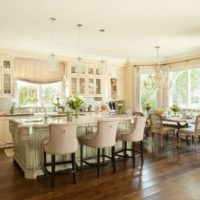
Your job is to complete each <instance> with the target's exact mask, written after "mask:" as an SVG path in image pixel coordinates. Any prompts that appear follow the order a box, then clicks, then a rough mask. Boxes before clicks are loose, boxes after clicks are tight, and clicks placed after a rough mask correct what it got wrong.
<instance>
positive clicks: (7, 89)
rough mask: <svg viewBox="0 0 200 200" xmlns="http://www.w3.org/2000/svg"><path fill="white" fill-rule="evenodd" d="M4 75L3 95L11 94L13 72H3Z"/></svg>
mask: <svg viewBox="0 0 200 200" xmlns="http://www.w3.org/2000/svg"><path fill="white" fill-rule="evenodd" d="M2 76H3V78H2V80H3V84H2V86H3V88H2V95H11V94H12V74H11V73H5V72H3V73H2Z"/></svg>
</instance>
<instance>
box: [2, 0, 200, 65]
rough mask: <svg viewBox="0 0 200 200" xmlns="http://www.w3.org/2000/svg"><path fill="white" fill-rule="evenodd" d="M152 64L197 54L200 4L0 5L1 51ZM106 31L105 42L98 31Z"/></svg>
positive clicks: (19, 1)
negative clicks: (157, 59)
mask: <svg viewBox="0 0 200 200" xmlns="http://www.w3.org/2000/svg"><path fill="white" fill-rule="evenodd" d="M50 17H55V18H56V19H57V20H56V22H55V24H54V30H55V48H54V49H55V50H54V51H55V53H56V54H59V55H67V56H71V55H72V56H77V54H78V29H77V27H76V24H78V23H81V24H83V27H82V29H81V55H82V57H93V58H97V59H100V58H101V57H106V58H107V59H108V58H119V59H124V60H127V59H128V60H131V61H132V62H135V63H139V62H152V61H155V59H156V50H155V49H154V47H155V46H156V45H159V46H161V49H160V51H159V55H160V58H161V59H168V58H171V57H172V58H173V57H177V56H180V55H187V54H197V53H198V52H199V51H200V1H199V0H0V48H11V49H19V50H26V51H34V52H40V53H47V54H49V53H50V52H51V46H52V42H51V41H52V40H51V33H52V31H51V29H52V24H51V22H50V20H49V18H50ZM100 28H105V29H106V32H105V33H104V34H103V39H104V42H103V43H102V42H101V40H100V33H99V31H98V30H99V29H100Z"/></svg>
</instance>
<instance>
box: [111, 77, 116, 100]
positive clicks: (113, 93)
mask: <svg viewBox="0 0 200 200" xmlns="http://www.w3.org/2000/svg"><path fill="white" fill-rule="evenodd" d="M110 85H111V98H112V99H117V79H116V78H111V79H110Z"/></svg>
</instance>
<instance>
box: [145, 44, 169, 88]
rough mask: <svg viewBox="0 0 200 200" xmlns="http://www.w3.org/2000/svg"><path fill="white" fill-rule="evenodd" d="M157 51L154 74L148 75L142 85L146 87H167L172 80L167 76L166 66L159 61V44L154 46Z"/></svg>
mask: <svg viewBox="0 0 200 200" xmlns="http://www.w3.org/2000/svg"><path fill="white" fill-rule="evenodd" d="M155 48H156V52H157V62H156V63H157V64H156V74H155V75H149V77H148V78H147V79H146V80H145V82H144V86H145V88H146V89H148V90H151V89H162V88H164V89H169V88H170V87H171V85H172V81H171V80H170V78H169V73H168V67H167V66H164V65H161V64H160V61H159V53H158V51H159V48H160V47H159V46H156V47H155Z"/></svg>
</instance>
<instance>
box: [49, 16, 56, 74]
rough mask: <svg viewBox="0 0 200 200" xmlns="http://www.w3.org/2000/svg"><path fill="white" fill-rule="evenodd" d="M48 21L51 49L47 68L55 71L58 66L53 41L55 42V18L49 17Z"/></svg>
mask: <svg viewBox="0 0 200 200" xmlns="http://www.w3.org/2000/svg"><path fill="white" fill-rule="evenodd" d="M50 21H51V22H52V32H51V34H52V35H51V42H52V44H51V45H52V48H51V54H50V56H49V59H48V60H49V66H50V69H51V70H53V71H55V70H56V69H57V65H58V62H57V57H56V55H55V54H54V40H55V34H54V22H55V21H56V18H53V17H51V18H50Z"/></svg>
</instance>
